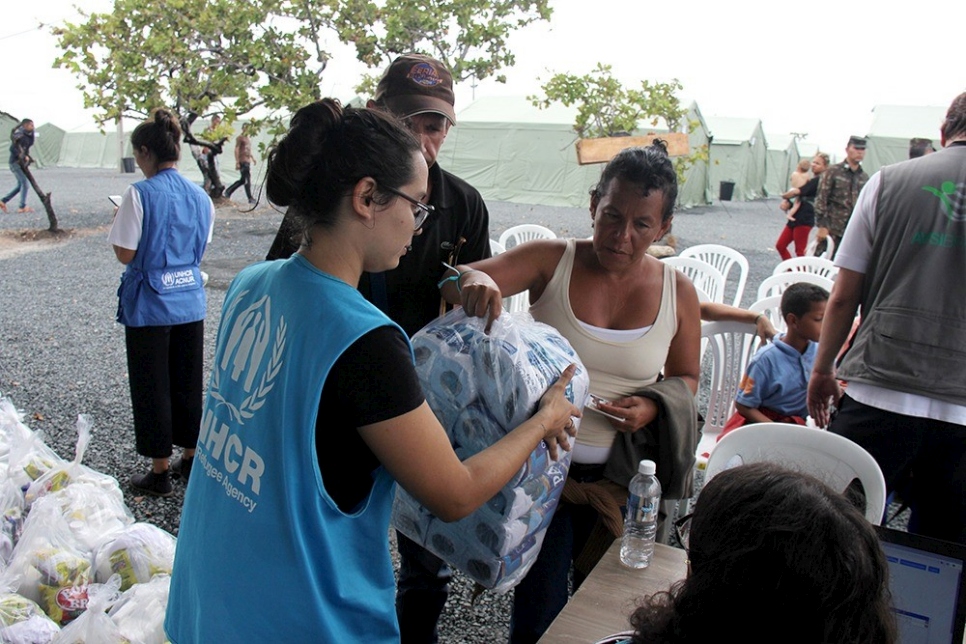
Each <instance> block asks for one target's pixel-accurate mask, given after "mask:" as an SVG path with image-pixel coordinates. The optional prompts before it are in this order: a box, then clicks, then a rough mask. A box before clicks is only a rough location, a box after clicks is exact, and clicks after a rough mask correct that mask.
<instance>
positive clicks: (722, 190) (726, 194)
mask: <svg viewBox="0 0 966 644" xmlns="http://www.w3.org/2000/svg"><path fill="white" fill-rule="evenodd" d="M734 194H735V182H734V181H722V182H721V186H720V187H719V188H718V199H720V200H721V201H731V197H732V196H733V195H734Z"/></svg>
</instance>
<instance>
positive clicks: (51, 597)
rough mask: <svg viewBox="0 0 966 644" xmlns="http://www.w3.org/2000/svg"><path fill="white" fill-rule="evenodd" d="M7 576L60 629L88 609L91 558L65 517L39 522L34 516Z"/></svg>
mask: <svg viewBox="0 0 966 644" xmlns="http://www.w3.org/2000/svg"><path fill="white" fill-rule="evenodd" d="M5 575H6V576H7V578H8V579H16V580H17V581H18V586H17V592H19V593H20V594H21V595H23V596H24V597H26V598H28V599H30V600H31V601H34V602H37V604H39V605H40V607H41V608H42V609H43V610H44V612H45V613H47V616H48V617H50V618H51V619H52V620H54V622H56V623H57V624H58V625H60V626H63V625H64V624H66V623H68V622H70V621H71V620H73V619H74V618H76V617H78V616H79V615H80V614H81V613H83V612H84V610H85V609H86V608H87V586H88V584H90V582H91V560H90V554H89V552H88V551H87V550H85V549H84V548H83V547H82V546H81V545H80V544H79V542H78V541H77V539H76V538H75V537H74V535H73V534H72V533H71V530H70V527H69V526H68V525H67V521H66V520H65V519H64V518H63V517H62V516H59V515H56V514H51V515H50V516H49V517H45V519H44V520H43V521H38V520H36V519H35V516H34V513H33V512H31V514H30V516H29V517H28V519H27V521H26V522H25V523H24V531H23V535H22V536H21V537H20V542H19V543H18V544H17V547H16V548H14V551H13V558H12V559H11V561H10V566H9V567H8V569H7V572H6V573H5Z"/></svg>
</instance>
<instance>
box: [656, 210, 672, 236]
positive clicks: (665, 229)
mask: <svg viewBox="0 0 966 644" xmlns="http://www.w3.org/2000/svg"><path fill="white" fill-rule="evenodd" d="M673 221H674V215H671V216H670V217H668V218H667V221H665V222H663V223H662V224H661V234H660V235H658V236H657V237H656V238H655V239H654V241H658V240H660V239H664V237H665V236H666V235H667V234H668V233H669V232H671V223H672V222H673Z"/></svg>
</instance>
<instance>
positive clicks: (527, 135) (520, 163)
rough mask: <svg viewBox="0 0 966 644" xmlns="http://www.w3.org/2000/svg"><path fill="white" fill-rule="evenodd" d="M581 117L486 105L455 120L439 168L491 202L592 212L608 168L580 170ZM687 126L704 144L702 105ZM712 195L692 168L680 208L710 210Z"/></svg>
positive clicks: (519, 104)
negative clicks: (592, 196)
mask: <svg viewBox="0 0 966 644" xmlns="http://www.w3.org/2000/svg"><path fill="white" fill-rule="evenodd" d="M575 117H576V109H575V108H568V107H564V106H562V105H559V104H556V103H555V104H552V105H551V106H550V107H549V108H547V109H538V108H536V107H534V106H533V105H532V104H531V102H530V101H529V100H527V99H526V98H524V97H520V96H513V97H504V96H500V97H497V96H494V97H486V98H481V99H479V100H477V101H475V102H474V103H472V104H471V105H469V106H468V107H466V108H465V109H463V110H462V111H460V112H459V113H458V114H457V117H456V122H457V124H456V127H454V128H453V129H452V130H450V133H449V136H448V137H447V139H446V143H445V144H444V145H443V147H442V150H441V151H440V155H439V163H440V165H441V166H442V167H444V168H446V169H447V170H449V171H450V172H452V173H453V174H455V175H457V176H458V177H461V178H462V179H465V180H466V181H468V182H469V183H470V184H471V185H473V186H474V187H475V188H476V189H477V190H479V191H480V193H482V195H483V197H484V198H485V199H492V200H499V201H511V202H516V203H531V204H544V205H551V206H571V207H576V208H583V207H586V206H587V205H588V203H589V192H590V189H591V188H592V187H593V186H594V185H595V184H596V183H597V180H598V179H599V178H600V171H601V169H602V167H603V166H602V165H601V164H593V165H585V166H581V165H579V164H578V163H577V152H576V147H575V144H576V142H577V135H576V134H575V133H574V131H573V124H574V121H575ZM688 119H689V120H693V121H698V122H699V123H700V125H699V127H698V128H696V130H695V132H693V133H692V134H691V137H690V138H691V140H692V146H694V145H695V143H696V142H700V141H704V143H702V144H705V143H706V141H707V132H706V129H705V128H704V127H703V120H702V119H701V115H700V112H698V111H697V106H696V105H692V108H691V110H690V111H689V116H688ZM647 125H648V126H649V125H650V124H647ZM656 129H657V130H658V131H661V128H659V127H658V128H656ZM651 131H654V130H653V129H652V130H651ZM664 131H666V129H665V130H664ZM698 165H699V166H703V165H705V164H698ZM706 194H707V179H706V171H705V172H703V171H702V169H701V168H700V167H695V168H691V170H690V171H689V173H688V177H687V180H686V183H685V186H684V188H683V189H682V190H681V191H679V199H678V205H679V206H691V205H698V204H706V203H708V200H707V197H706Z"/></svg>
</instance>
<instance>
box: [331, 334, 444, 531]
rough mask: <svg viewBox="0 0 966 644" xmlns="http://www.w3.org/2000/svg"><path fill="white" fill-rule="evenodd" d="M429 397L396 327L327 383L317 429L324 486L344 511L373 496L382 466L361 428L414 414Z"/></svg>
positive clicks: (368, 342)
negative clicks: (375, 476) (375, 473)
mask: <svg viewBox="0 0 966 644" xmlns="http://www.w3.org/2000/svg"><path fill="white" fill-rule="evenodd" d="M424 400H425V398H424V397H423V392H422V388H421V387H420V385H419V379H418V377H417V376H416V370H415V368H414V367H413V363H412V355H411V353H410V351H409V343H408V341H407V340H406V338H405V336H404V335H403V334H402V333H401V332H400V331H399V329H397V328H396V327H394V326H383V327H379V328H377V329H374V330H372V331H370V332H369V333H367V334H365V335H363V336H362V337H361V338H359V339H358V340H356V341H355V342H354V343H353V344H352V345H351V346H350V347H349V348H348V349H346V350H345V352H343V354H342V355H341V356H339V358H338V359H337V360H336V362H335V364H334V365H333V367H332V370H331V371H330V372H329V375H328V376H327V377H326V379H325V384H324V385H323V387H322V397H321V400H320V403H319V416H318V420H317V421H316V426H315V448H316V453H317V455H318V460H319V469H320V471H321V472H322V483H323V484H324V485H325V489H326V491H327V492H328V493H329V496H331V497H332V499H333V500H334V501H335V502H336V504H337V505H338V506H339V507H340V508H341V509H342V510H343V511H344V512H351V511H352V509H353V508H355V507H356V506H357V505H358V504H359V503H360V502H361V501H363V500H364V499H365V498H366V496H367V495H368V494H369V490H370V489H371V488H372V473H373V471H374V470H375V469H377V468H378V467H379V461H378V459H376V456H375V454H373V453H372V451H371V450H370V449H369V446H368V445H366V443H365V441H363V440H362V437H361V436H360V435H359V431H358V428H359V427H361V426H363V425H370V424H372V423H377V422H380V421H384V420H389V419H390V418H395V417H396V416H401V415H402V414H405V413H407V412H410V411H412V410H414V409H416V408H417V407H419V406H420V405H421V404H423V401H424Z"/></svg>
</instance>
